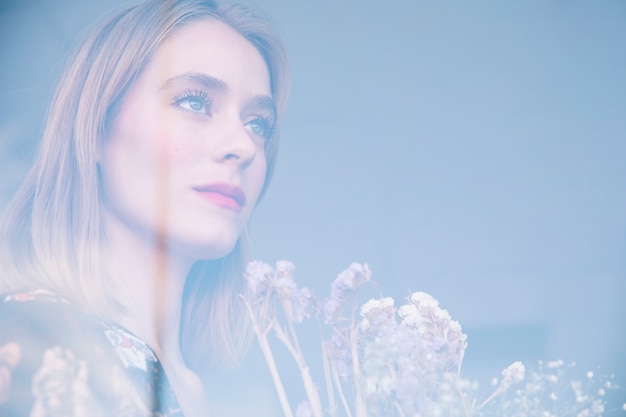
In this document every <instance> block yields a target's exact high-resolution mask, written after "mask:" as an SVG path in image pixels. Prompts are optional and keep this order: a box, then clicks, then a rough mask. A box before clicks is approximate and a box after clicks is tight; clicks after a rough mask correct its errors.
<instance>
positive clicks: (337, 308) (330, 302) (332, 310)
mask: <svg viewBox="0 0 626 417" xmlns="http://www.w3.org/2000/svg"><path fill="white" fill-rule="evenodd" d="M318 312H319V314H321V316H322V320H323V321H324V324H331V323H335V322H336V321H337V320H338V319H339V314H340V313H341V301H339V299H337V298H336V297H333V296H330V297H328V298H325V299H324V300H322V302H321V303H320V304H319V308H318Z"/></svg>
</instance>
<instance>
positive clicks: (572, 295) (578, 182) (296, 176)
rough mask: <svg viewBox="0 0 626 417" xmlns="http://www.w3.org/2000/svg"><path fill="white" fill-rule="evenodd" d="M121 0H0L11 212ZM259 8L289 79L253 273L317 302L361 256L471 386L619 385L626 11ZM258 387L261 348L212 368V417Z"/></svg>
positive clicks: (346, 3)
mask: <svg viewBox="0 0 626 417" xmlns="http://www.w3.org/2000/svg"><path fill="white" fill-rule="evenodd" d="M128 3H129V2H123V1H95V2H89V3H88V4H87V2H82V1H79V0H61V1H54V2H53V1H49V2H46V1H35V0H26V1H21V2H18V1H16V0H14V1H8V0H4V1H3V2H2V3H0V4H1V6H0V10H1V13H0V56H1V57H2V58H1V59H2V66H1V71H2V72H1V73H0V164H1V165H0V166H1V168H0V196H1V201H2V202H4V201H6V198H7V196H8V195H9V194H10V193H11V192H12V190H13V189H14V188H15V186H16V185H17V183H18V182H19V181H20V180H21V178H22V177H23V175H24V172H25V169H26V167H27V166H28V164H29V163H30V161H31V159H32V153H33V150H34V148H35V147H36V142H37V138H38V136H39V134H40V131H41V124H42V120H43V117H44V115H45V110H46V106H47V103H48V100H49V98H50V95H51V91H52V86H53V82H54V80H55V79H56V77H57V76H58V74H59V73H60V71H61V69H62V67H63V63H64V61H65V59H66V56H67V54H68V51H69V50H70V48H71V46H72V45H73V44H74V43H75V41H76V39H77V38H78V36H79V35H80V34H81V33H83V32H84V31H85V30H86V27H88V26H89V25H91V24H92V22H93V21H94V20H95V19H97V18H98V17H99V16H101V15H102V14H103V13H106V12H110V11H112V10H117V9H118V8H119V7H120V5H122V4H128ZM255 3H256V4H258V5H259V6H261V8H263V9H264V10H266V12H267V13H268V15H269V16H271V18H272V19H273V21H274V26H275V27H276V28H277V30H278V31H279V32H280V34H281V35H282V37H283V39H284V41H285V44H286V47H287V51H288V54H289V56H290V61H291V68H292V89H291V98H290V104H289V107H288V111H287V114H286V117H285V120H284V124H283V129H282V137H281V140H282V143H281V150H280V158H279V163H278V166H277V170H276V174H275V177H274V182H273V184H272V187H270V190H269V192H268V193H267V195H266V197H265V199H264V200H263V201H262V202H261V204H260V206H259V208H258V210H257V212H256V214H255V216H254V218H253V221H252V224H251V229H252V232H253V236H254V254H255V257H256V258H259V259H262V260H265V261H267V262H274V261H275V260H278V259H289V260H291V261H293V262H294V263H295V264H296V267H297V273H298V275H297V280H298V282H299V283H300V284H302V285H306V286H309V287H311V288H312V289H313V290H314V291H315V293H317V294H318V295H319V296H320V297H322V296H324V295H325V294H326V293H327V292H328V286H329V283H330V281H331V280H332V279H333V278H334V277H335V275H336V274H337V273H338V272H340V271H341V270H342V269H344V268H345V267H346V266H347V265H348V264H349V263H350V262H352V261H359V262H367V263H369V265H370V266H371V268H372V269H373V271H374V279H375V281H376V287H372V288H370V290H369V291H370V292H369V294H367V295H368V296H369V295H371V296H379V295H381V294H382V295H385V296H392V297H394V298H395V299H396V303H397V304H400V303H401V302H402V300H403V299H404V298H405V297H406V296H407V295H408V294H409V290H410V291H416V290H423V291H427V292H430V293H431V294H433V295H434V296H435V297H436V298H438V299H439V300H440V302H441V305H442V306H443V307H444V308H446V309H448V310H449V311H450V313H451V314H452V316H453V318H455V319H457V320H459V321H460V322H461V325H462V326H463V328H464V330H465V332H466V333H468V334H469V338H468V342H469V348H468V351H467V354H466V366H467V367H466V373H467V374H468V376H475V377H477V378H479V379H484V380H486V381H488V380H489V378H488V377H490V376H496V375H498V373H499V371H500V370H501V369H502V368H504V367H505V366H507V365H508V364H509V363H511V362H512V361H514V360H517V359H522V360H525V361H528V362H532V361H533V360H535V359H540V358H541V359H556V358H562V359H564V360H566V361H570V360H575V361H576V362H577V363H578V368H579V371H580V373H581V374H583V373H584V371H586V370H587V369H597V368H596V366H599V370H597V371H596V373H600V374H602V373H610V372H614V373H615V374H616V378H617V380H618V381H620V382H621V384H622V386H626V359H624V355H625V353H626V302H625V298H626V190H625V179H626V163H625V160H626V3H625V2H623V1H618V0H606V1H598V2H587V1H577V0H573V1H563V0H551V1H539V0H529V1H525V2H514V1H495V0H494V1H487V0H485V1H475V2H461V1H458V2H455V1H446V0H444V1H422V0H419V1H408V0H398V1H394V2H389V3H387V4H385V5H383V4H382V2H380V1H372V0H362V1H357V0H334V1H331V0H318V1H308V2H304V1H286V0H259V1H257V2H255ZM366 292H367V291H366ZM309 337H310V342H311V343H316V342H314V338H315V336H314V335H308V336H305V339H306V340H309ZM287 372H289V371H287ZM266 374H267V372H266V371H265V369H264V365H263V364H262V363H260V361H259V357H258V352H257V351H256V349H253V351H252V353H251V355H250V357H249V358H248V360H247V362H246V363H244V369H243V370H241V371H238V372H235V373H234V374H224V375H222V374H221V373H218V374H217V375H220V377H219V378H216V380H220V381H221V382H220V383H218V384H216V385H215V387H213V390H214V392H217V393H219V395H217V394H216V395H215V397H216V399H215V402H216V403H218V405H216V408H217V410H218V411H219V410H220V406H219V403H220V401H221V402H222V403H223V404H228V406H226V405H223V407H225V408H224V409H225V410H226V409H228V407H231V408H230V410H231V415H237V411H233V409H232V404H234V402H233V401H234V400H232V398H240V395H242V393H243V394H245V396H246V398H248V399H249V401H244V402H241V401H238V402H237V403H238V404H239V406H238V407H239V408H240V409H241V411H240V413H241V415H244V414H245V413H246V412H247V411H246V410H254V412H257V413H258V412H259V410H260V409H263V408H264V407H267V408H268V409H271V408H272V407H275V404H276V403H275V400H274V398H273V393H272V389H271V387H270V386H266V384H268V383H269V379H268V377H267V375H266ZM242 377H245V378H250V381H251V382H250V384H249V386H246V385H245V384H243V385H242V384H241V382H240V381H241V378H242ZM290 377H297V375H295V374H294V375H290ZM229 378H230V379H232V382H228V383H232V384H233V387H236V388H237V390H238V392H235V393H231V394H232V398H231V397H230V396H229V395H227V394H224V395H222V393H221V392H220V391H219V390H218V388H219V387H224V386H228V383H227V382H224V381H227V380H228V381H229V380H230V379H229ZM237 381H239V382H237ZM294 395H296V396H297V395H298V394H294ZM624 397H626V395H623V392H622V398H623V400H626V398H624ZM231 400H232V401H231ZM623 400H622V401H623Z"/></svg>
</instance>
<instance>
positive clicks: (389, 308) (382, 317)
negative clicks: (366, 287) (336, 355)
mask: <svg viewBox="0 0 626 417" xmlns="http://www.w3.org/2000/svg"><path fill="white" fill-rule="evenodd" d="M393 304H394V301H393V298H391V297H385V298H380V299H374V298H372V299H371V300H369V301H368V302H366V303H365V304H363V305H362V306H361V317H363V320H361V324H360V325H359V327H360V328H361V330H362V331H364V332H380V331H382V330H389V326H390V325H391V324H392V323H394V308H393Z"/></svg>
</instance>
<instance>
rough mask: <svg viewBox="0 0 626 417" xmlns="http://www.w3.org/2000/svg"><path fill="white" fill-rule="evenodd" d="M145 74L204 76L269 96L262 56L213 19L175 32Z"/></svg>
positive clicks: (227, 27) (147, 67) (231, 29)
mask: <svg viewBox="0 0 626 417" xmlns="http://www.w3.org/2000/svg"><path fill="white" fill-rule="evenodd" d="M144 71H145V72H149V73H152V75H153V76H158V77H161V78H167V77H171V76H174V75H176V74H180V73H186V72H198V73H206V74H208V75H211V76H212V77H215V78H218V79H220V80H223V81H224V82H225V83H226V84H227V85H228V86H229V87H241V88H245V89H248V90H251V91H250V92H251V93H252V94H262V95H268V96H271V87H270V74H269V70H268V67H267V64H266V62H265V59H264V58H263V56H262V55H261V53H260V52H259V51H258V49H257V48H256V47H255V46H254V45H253V44H252V43H250V41H248V40H247V39H246V38H245V37H244V36H243V35H241V34H240V33H239V32H237V31H236V30H235V29H233V28H232V27H231V26H229V25H227V24H226V23H224V22H222V21H220V20H218V19H215V18H202V19H198V20H194V21H192V22H189V23H187V24H185V25H183V26H181V27H180V28H177V29H176V30H174V31H173V32H172V33H171V34H170V35H169V36H168V37H167V38H166V39H165V40H164V41H163V42H162V43H161V45H159V47H158V48H157V50H156V51H155V53H154V55H153V56H152V58H151V59H150V62H149V63H148V64H147V66H146V68H145V69H144Z"/></svg>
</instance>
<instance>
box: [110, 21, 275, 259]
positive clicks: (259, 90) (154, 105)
mask: <svg viewBox="0 0 626 417" xmlns="http://www.w3.org/2000/svg"><path fill="white" fill-rule="evenodd" d="M275 120H276V111H275V106H274V103H273V101H272V95H271V89H270V76H269V72H268V69H267V66H266V64H265V61H264V59H263V58H262V56H261V54H260V53H259V52H258V51H257V49H256V48H255V47H254V46H253V45H252V44H251V43H249V42H248V41H247V40H246V39H245V38H244V37H243V36H242V35H240V34H239V33H238V32H236V31H235V30H233V29H232V28H231V27H229V26H227V25H226V24H224V23H222V22H220V21H218V20H215V19H210V18H207V19H203V20H198V21H195V22H191V23H189V24H187V25H186V26H184V27H182V28H180V29H178V30H177V31H176V32H174V33H173V34H172V35H171V36H169V37H168V38H167V39H166V40H165V41H164V42H163V43H162V44H161V45H160V46H159V48H158V49H157V51H156V53H155V54H154V56H153V57H152V58H151V60H150V61H149V63H148V64H147V66H146V68H145V69H144V70H143V72H142V73H141V74H140V76H139V77H138V78H137V80H136V81H135V83H134V84H133V86H132V87H131V89H130V90H129V92H128V94H127V96H126V98H125V100H124V103H123V105H122V107H121V109H120V112H119V114H118V116H117V118H116V120H115V122H114V123H113V125H112V127H111V129H110V130H109V132H108V133H107V135H106V136H105V137H104V138H103V139H102V141H101V143H100V145H99V155H98V163H99V168H100V175H101V183H102V199H103V206H104V215H105V222H104V224H105V233H110V231H107V230H106V228H110V227H114V228H117V229H120V228H121V230H125V231H127V232H128V231H130V232H131V233H133V234H134V235H137V236H140V237H142V238H146V239H156V238H158V239H166V241H167V243H168V245H169V246H170V248H172V249H175V250H178V249H181V250H183V251H185V253H187V254H190V255H192V256H194V257H196V258H203V259H215V258H218V257H221V256H224V255H226V254H227V253H228V252H229V251H230V250H231V249H232V247H233V246H234V244H235V242H236V240H237V238H238V237H239V235H240V233H241V232H242V230H243V229H244V227H245V224H246V222H247V220H248V217H249V216H250V212H251V211H252V209H253V207H254V205H255V203H256V201H257V198H258V197H259V194H260V192H261V189H262V187H263V183H264V180H265V173H266V159H265V153H264V148H265V142H266V141H268V140H269V138H270V137H271V136H272V132H273V130H274V124H275Z"/></svg>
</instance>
